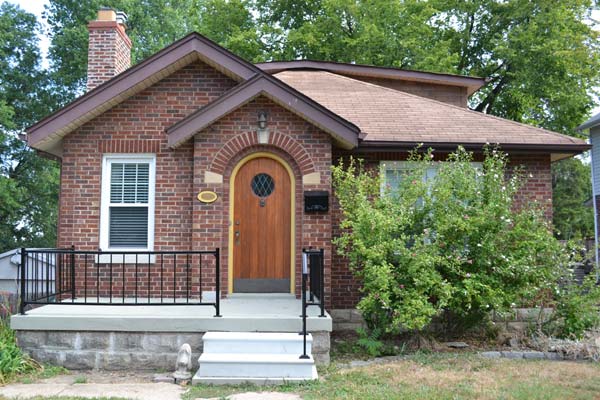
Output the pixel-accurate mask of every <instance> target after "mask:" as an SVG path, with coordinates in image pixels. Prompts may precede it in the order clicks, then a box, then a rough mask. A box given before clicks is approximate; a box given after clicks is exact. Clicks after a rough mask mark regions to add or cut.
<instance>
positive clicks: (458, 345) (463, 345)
mask: <svg viewBox="0 0 600 400" xmlns="http://www.w3.org/2000/svg"><path fill="white" fill-rule="evenodd" d="M444 344H445V345H446V346H447V347H450V348H453V349H466V348H467V347H469V345H468V344H466V343H465V342H447V343H444Z"/></svg>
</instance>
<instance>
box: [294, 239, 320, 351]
mask: <svg viewBox="0 0 600 400" xmlns="http://www.w3.org/2000/svg"><path fill="white" fill-rule="evenodd" d="M324 259H325V252H324V250H323V249H320V250H312V249H308V250H307V249H302V315H301V318H302V332H300V334H301V335H303V336H304V338H303V353H302V355H301V356H300V358H301V359H307V358H310V357H309V356H308V355H307V354H306V335H307V332H306V310H307V308H308V307H309V306H319V308H320V311H321V313H320V315H319V317H322V318H324V317H325V268H324V265H325V263H324ZM307 283H309V285H308V291H309V297H310V301H307V299H306V295H307ZM315 298H316V299H318V301H316V300H315Z"/></svg>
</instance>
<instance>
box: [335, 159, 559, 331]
mask: <svg viewBox="0 0 600 400" xmlns="http://www.w3.org/2000/svg"><path fill="white" fill-rule="evenodd" d="M417 150H418V149H417ZM417 150H415V151H413V152H412V153H411V156H410V158H409V161H410V168H408V169H406V170H402V171H401V172H399V176H398V177H397V178H398V180H399V187H398V190H396V191H394V190H392V188H390V187H383V181H382V179H383V178H382V174H381V173H380V171H378V170H368V169H366V168H365V167H364V165H363V163H362V162H361V161H360V160H358V161H357V160H355V159H350V160H349V161H348V162H346V163H343V162H340V164H339V165H337V166H334V167H333V169H332V175H333V183H334V189H335V194H336V196H337V198H338V200H339V203H340V206H341V209H342V213H343V217H342V221H341V228H342V232H343V233H342V234H341V235H340V236H339V237H338V238H335V239H334V243H335V245H336V247H337V249H338V252H339V253H340V254H342V255H344V256H346V257H347V258H348V259H349V261H350V265H351V268H352V270H353V271H354V273H355V275H357V276H358V277H359V278H360V279H361V281H362V286H363V289H362V290H363V297H362V299H361V301H360V302H359V304H358V307H359V308H360V309H361V310H362V311H363V315H364V316H365V319H366V321H367V324H368V326H369V328H370V329H380V330H382V331H383V332H385V333H397V332H399V331H400V330H402V329H408V330H422V329H424V328H425V327H427V326H428V325H429V324H430V323H431V322H432V319H433V318H435V317H437V316H440V315H442V314H443V313H445V312H446V313H448V315H452V319H451V320H452V322H453V323H454V328H459V329H460V328H462V329H466V328H468V327H470V326H471V325H476V324H479V323H481V322H482V321H485V320H486V318H487V317H488V316H489V315H490V312H491V311H499V312H503V311H507V310H508V309H510V308H511V307H512V306H514V304H515V303H517V302H520V301H522V300H523V299H534V298H536V296H538V295H539V293H544V292H552V290H554V282H556V279H557V271H558V270H559V268H558V266H560V265H564V263H565V262H566V259H565V256H564V254H563V251H562V249H561V246H560V244H559V243H558V241H557V240H556V239H554V238H553V236H552V231H551V227H550V226H549V224H548V222H547V221H546V219H545V218H544V215H543V207H541V205H536V204H525V205H522V207H521V208H520V209H517V208H516V207H515V198H516V196H517V192H518V189H519V187H520V185H521V184H522V183H523V182H524V179H527V177H526V176H522V174H521V173H520V171H518V170H511V171H509V170H508V168H507V162H508V159H507V155H506V154H505V153H502V152H500V151H498V150H496V149H488V150H486V152H485V158H484V161H483V165H482V166H478V165H475V164H474V163H473V162H472V161H473V154H472V153H469V152H467V151H465V150H464V149H459V150H458V151H456V152H455V153H453V154H451V155H449V157H448V159H447V162H444V163H439V164H434V162H433V161H432V160H433V154H432V152H431V151H427V152H419V151H417ZM434 165H435V166H437V175H436V176H435V177H433V178H431V179H429V180H426V179H424V177H425V176H426V171H427V170H428V169H429V168H432V167H434Z"/></svg>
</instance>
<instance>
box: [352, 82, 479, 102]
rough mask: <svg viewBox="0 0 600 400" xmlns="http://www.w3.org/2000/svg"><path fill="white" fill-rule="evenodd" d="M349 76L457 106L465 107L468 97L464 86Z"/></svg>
mask: <svg viewBox="0 0 600 400" xmlns="http://www.w3.org/2000/svg"><path fill="white" fill-rule="evenodd" d="M350 77H351V78H353V79H358V80H361V81H364V82H369V83H373V84H375V85H379V86H384V87H387V88H390V89H395V90H400V91H402V92H406V93H411V94H416V95H417V96H421V97H427V98H428V99H433V100H437V101H441V102H443V103H448V104H452V105H454V106H458V107H467V100H468V99H469V96H468V95H467V89H466V88H464V87H457V86H448V85H435V84H432V83H421V82H409V81H402V80H397V79H384V78H370V77H360V76H350Z"/></svg>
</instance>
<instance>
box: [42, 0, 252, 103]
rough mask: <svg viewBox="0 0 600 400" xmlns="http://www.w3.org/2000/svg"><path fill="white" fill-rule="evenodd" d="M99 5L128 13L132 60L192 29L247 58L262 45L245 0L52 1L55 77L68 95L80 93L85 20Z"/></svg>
mask: <svg viewBox="0 0 600 400" xmlns="http://www.w3.org/2000/svg"><path fill="white" fill-rule="evenodd" d="M100 7H112V8H114V9H116V10H120V11H124V12H125V13H126V14H127V15H128V21H127V27H128V29H127V34H128V35H129V37H130V38H131V40H132V44H133V48H132V63H133V64H135V63H137V62H139V61H141V60H143V59H144V58H146V57H148V56H150V55H152V54H154V53H155V52H157V51H158V50H160V49H162V48H163V47H166V46H168V45H170V44H171V43H173V42H175V41H176V40H178V39H180V38H181V37H183V36H184V35H186V34H187V33H189V32H192V31H198V32H200V33H202V34H205V35H206V36H208V37H209V38H210V39H213V40H215V41H217V42H218V43H219V44H221V45H224V46H226V47H227V48H229V49H230V50H231V51H233V52H235V53H237V54H238V55H240V56H241V57H245V58H246V59H248V60H254V59H255V58H256V57H257V55H258V54H260V52H261V43H260V41H259V38H258V32H257V30H256V28H255V26H254V21H253V18H252V15H251V14H250V8H249V6H248V3H247V1H246V0H231V1H227V0H89V1H83V2H82V1H76V0H51V1H50V3H49V5H48V6H47V8H46V12H45V16H46V19H47V22H48V26H49V34H50V38H51V45H50V54H49V58H50V61H51V67H52V72H53V77H54V79H55V80H56V82H58V84H59V87H60V88H62V89H63V93H65V94H66V95H67V97H69V98H72V97H74V96H76V95H77V94H80V93H81V92H82V90H83V88H84V87H85V79H86V73H87V50H88V29H87V24H88V22H89V21H92V20H94V19H95V18H96V13H97V11H98V9H99V8H100Z"/></svg>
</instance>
